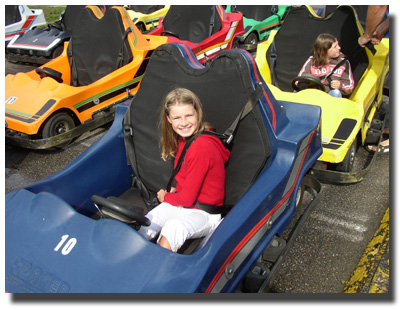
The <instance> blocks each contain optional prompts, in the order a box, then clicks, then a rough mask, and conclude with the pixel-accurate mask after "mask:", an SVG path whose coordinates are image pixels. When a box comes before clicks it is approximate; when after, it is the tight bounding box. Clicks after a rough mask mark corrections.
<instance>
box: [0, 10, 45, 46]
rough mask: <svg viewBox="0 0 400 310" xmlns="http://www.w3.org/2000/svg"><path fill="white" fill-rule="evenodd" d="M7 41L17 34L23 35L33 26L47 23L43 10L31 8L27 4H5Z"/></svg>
mask: <svg viewBox="0 0 400 310" xmlns="http://www.w3.org/2000/svg"><path fill="white" fill-rule="evenodd" d="M5 22H6V30H5V41H6V43H7V42H9V41H10V40H11V39H13V38H14V37H15V36H17V35H21V34H23V33H25V31H28V30H29V29H32V28H33V27H37V26H43V25H46V18H45V17H44V13H43V10H41V9H30V8H29V7H28V6H26V5H6V6H5Z"/></svg>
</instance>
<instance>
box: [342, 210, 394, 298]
mask: <svg viewBox="0 0 400 310" xmlns="http://www.w3.org/2000/svg"><path fill="white" fill-rule="evenodd" d="M388 244H389V208H388V209H387V210H386V212H385V215H384V216H383V218H382V221H381V224H380V226H379V228H378V230H377V231H376V232H375V235H374V237H373V238H372V240H371V241H370V243H369V244H368V246H367V248H366V250H365V253H364V255H363V256H362V257H361V259H360V262H359V263H358V265H357V267H356V269H355V270H354V271H353V274H352V276H351V277H350V280H349V281H348V282H347V283H346V286H345V288H344V292H345V293H388V290H389V258H388V257H385V258H384V257H383V256H384V254H385V252H386V251H387V249H388ZM382 260H384V261H383V263H382Z"/></svg>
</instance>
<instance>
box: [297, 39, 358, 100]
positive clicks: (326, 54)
mask: <svg viewBox="0 0 400 310" xmlns="http://www.w3.org/2000/svg"><path fill="white" fill-rule="evenodd" d="M338 64H339V67H337V68H336V65H338ZM335 68H336V69H335ZM333 70H334V72H332V71H333ZM302 75H303V76H307V75H312V76H314V77H317V78H318V79H320V80H321V82H322V84H324V85H325V89H326V92H327V93H329V94H330V95H332V96H334V97H339V98H341V97H342V95H345V96H348V95H350V94H351V92H352V91H353V89H354V79H353V73H352V72H351V67H350V62H349V61H348V60H347V59H345V56H344V55H343V54H342V53H341V52H340V45H339V42H338V40H337V39H336V38H335V37H334V36H333V35H331V34H329V33H322V34H320V35H319V36H318V37H317V39H316V40H315V42H314V52H313V55H312V56H310V57H309V58H308V59H307V61H306V62H305V63H304V65H303V67H302V68H301V70H300V72H299V76H302Z"/></svg>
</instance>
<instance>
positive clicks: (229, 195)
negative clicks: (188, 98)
mask: <svg viewBox="0 0 400 310" xmlns="http://www.w3.org/2000/svg"><path fill="white" fill-rule="evenodd" d="M216 81H218V82H216ZM176 87H185V88H188V89H191V90H192V91H194V92H195V93H196V94H198V96H199V97H200V100H201V101H202V104H203V109H204V112H205V120H206V121H209V122H211V123H212V124H213V125H214V126H215V127H216V130H217V131H218V132H223V131H225V130H226V128H228V126H229V128H232V126H230V125H231V124H233V123H235V120H237V121H238V122H236V124H237V126H236V129H235V130H233V132H231V134H232V136H233V140H232V142H231V144H229V147H230V149H231V156H230V160H229V163H228V164H227V167H226V197H225V207H226V209H225V210H226V211H225V216H224V217H223V220H222V221H221V222H220V224H219V226H218V227H217V228H216V230H215V231H214V232H212V233H211V234H210V235H208V236H207V237H205V238H204V239H202V240H198V239H196V240H192V241H193V242H194V243H191V246H189V247H187V248H186V249H183V251H182V252H179V253H173V252H171V251H168V250H166V249H164V248H161V247H160V246H158V245H156V244H155V243H153V242H151V241H147V240H145V239H144V238H143V237H142V236H141V235H140V234H139V233H138V232H137V231H136V229H137V226H136V225H135V224H133V225H132V226H131V225H128V224H126V223H124V222H122V221H118V220H115V219H110V218H102V217H101V218H98V217H97V218H95V216H96V215H98V214H99V213H100V212H99V211H97V208H96V207H95V205H94V204H93V203H92V201H91V199H94V198H91V197H92V196H94V195H97V196H100V197H103V198H104V197H109V196H113V197H115V198H117V199H119V200H121V199H122V200H124V199H127V201H126V202H125V204H128V206H125V209H126V208H130V207H129V204H132V203H134V204H136V205H137V207H140V208H142V207H143V208H144V209H146V208H147V206H148V205H147V204H146V203H145V202H144V201H145V200H146V201H147V200H148V198H147V197H146V195H142V194H145V193H147V194H151V193H153V195H154V193H155V192H156V191H158V189H159V188H164V187H165V186H166V183H167V182H168V179H169V176H170V174H171V173H172V170H173V167H172V165H173V163H172V160H169V161H167V162H165V161H163V160H162V159H161V156H160V148H159V127H158V116H159V108H160V103H162V102H163V99H164V96H165V95H166V94H167V93H168V92H170V91H171V90H172V89H174V88H176ZM155 90H156V91H155ZM239 119H240V120H239ZM319 124H320V108H318V107H315V106H311V105H302V104H297V103H293V102H278V101H276V100H275V98H274V97H273V96H272V94H271V93H270V91H269V89H268V87H267V86H266V84H265V83H264V82H263V80H262V78H261V75H260V74H259V72H258V70H257V67H256V65H255V62H254V59H253V58H252V56H251V55H250V54H249V53H248V52H246V51H243V50H226V51H222V52H221V53H219V54H218V55H217V56H216V57H215V58H214V59H213V60H212V61H210V63H209V64H208V65H207V67H204V66H202V65H201V64H200V63H199V62H198V61H196V60H195V57H194V54H193V53H192V52H191V51H190V50H189V49H188V47H187V46H183V45H181V44H164V45H162V46H160V47H158V48H157V49H156V50H155V51H154V52H153V55H152V57H151V59H150V62H149V65H148V67H147V71H146V75H145V76H144V78H143V80H142V85H141V87H140V89H139V91H138V92H137V94H136V96H135V97H134V98H133V99H127V100H126V101H124V102H122V103H120V104H118V105H117V111H116V117H115V120H114V122H113V125H112V126H111V128H110V129H109V130H108V131H107V132H106V133H105V134H104V135H103V136H102V137H101V138H100V139H99V140H98V141H96V142H95V143H94V144H93V145H92V146H91V147H90V148H89V149H87V150H86V151H85V152H84V153H82V154H81V155H80V156H79V157H78V158H76V159H75V160H74V161H73V162H71V163H70V164H69V165H68V166H67V167H65V168H64V169H62V170H61V171H59V172H57V173H55V174H54V175H52V176H50V177H48V178H46V179H43V180H42V181H39V182H37V183H35V184H32V185H30V186H28V187H26V188H24V189H19V190H16V191H14V192H11V193H9V194H7V195H6V203H5V223H6V224H5V228H6V229H5V236H6V237H5V239H6V248H5V253H6V255H5V279H6V280H5V282H6V285H5V288H6V291H8V292H12V293H16V292H64V293H65V292H120V293H122V292H131V293H133V292H142V293H143V292H148V293H149V292H157V293H162V292H234V291H235V290H236V289H238V288H240V286H241V283H242V282H243V280H244V279H245V278H246V276H247V275H248V274H249V273H250V274H255V275H259V273H257V272H254V273H252V272H251V271H252V270H253V268H254V266H255V265H256V264H259V262H257V261H260V260H261V259H260V257H261V256H262V254H263V252H265V250H266V248H267V247H268V246H269V245H270V246H271V241H272V240H275V239H274V238H275V237H276V236H277V235H279V234H281V233H282V232H283V231H284V230H285V229H286V227H287V226H288V225H289V223H291V222H292V220H293V218H294V216H295V213H296V205H298V203H299V195H298V194H299V193H300V192H301V188H302V184H303V181H304V180H305V178H306V177H307V176H305V174H306V172H307V171H308V169H309V168H310V167H311V166H312V165H313V163H314V162H315V161H316V160H317V158H318V157H319V156H320V155H321V152H322V148H321V140H320V132H319ZM127 158H128V160H127ZM127 163H128V164H129V165H128V164H127ZM133 180H134V183H132V181H133ZM132 184H134V185H132ZM150 196H151V195H150ZM104 199H105V198H104ZM106 200H111V198H110V199H106ZM132 208H134V207H132ZM140 208H139V209H140ZM102 210H104V209H102ZM147 211H148V210H147ZM135 228H136V229H135ZM196 241H197V243H196ZM193 244H194V245H193ZM192 245H193V246H192ZM184 247H185V245H184ZM184 247H183V248H184ZM257 270H259V266H258V265H257ZM263 274H267V273H266V272H265V273H263ZM82 275H84V276H82ZM250 282H251V281H250Z"/></svg>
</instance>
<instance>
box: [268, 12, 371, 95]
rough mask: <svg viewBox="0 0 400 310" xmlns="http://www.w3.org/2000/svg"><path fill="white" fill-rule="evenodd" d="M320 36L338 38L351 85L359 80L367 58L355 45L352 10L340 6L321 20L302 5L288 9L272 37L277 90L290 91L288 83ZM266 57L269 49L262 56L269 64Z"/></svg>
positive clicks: (358, 32)
mask: <svg viewBox="0 0 400 310" xmlns="http://www.w3.org/2000/svg"><path fill="white" fill-rule="evenodd" d="M321 33H330V34H332V35H334V36H335V37H337V38H338V41H339V44H340V46H341V51H342V52H343V53H344V54H345V55H346V56H347V58H348V59H349V60H350V63H351V68H352V71H353V77H354V82H355V83H357V82H358V81H359V80H360V78H361V77H362V75H363V74H364V71H365V70H366V68H367V67H368V56H367V53H366V52H365V50H364V49H363V48H361V47H360V46H359V45H358V37H359V36H360V31H359V29H358V26H357V19H356V15H355V12H354V10H353V9H352V7H350V6H340V7H338V8H336V9H335V11H333V12H332V13H331V14H329V15H328V16H327V17H326V18H324V19H322V18H319V17H315V16H313V15H312V14H311V13H310V11H309V9H308V8H307V7H306V6H301V7H293V8H291V9H290V11H289V14H288V15H287V17H286V18H285V22H284V23H283V24H282V27H281V28H280V30H279V31H278V32H277V34H276V36H275V38H274V42H275V48H276V55H277V60H276V67H275V72H276V77H277V80H278V86H279V88H280V89H282V90H284V91H292V87H291V85H290V82H291V80H292V79H293V78H294V77H296V76H297V75H298V73H299V71H300V69H301V67H302V66H303V64H304V62H305V61H306V60H307V58H308V57H309V56H310V55H311V54H312V48H313V44H314V41H315V39H316V38H317V36H318V35H319V34H321ZM271 46H272V45H271ZM293 51H295V52H293ZM270 56H271V47H270V48H269V49H268V51H267V55H266V57H267V60H268V62H269V63H270ZM270 67H271V63H270Z"/></svg>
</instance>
